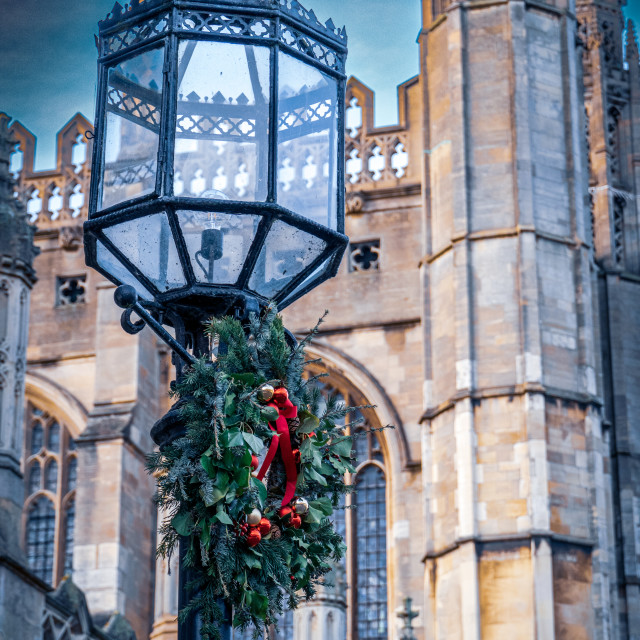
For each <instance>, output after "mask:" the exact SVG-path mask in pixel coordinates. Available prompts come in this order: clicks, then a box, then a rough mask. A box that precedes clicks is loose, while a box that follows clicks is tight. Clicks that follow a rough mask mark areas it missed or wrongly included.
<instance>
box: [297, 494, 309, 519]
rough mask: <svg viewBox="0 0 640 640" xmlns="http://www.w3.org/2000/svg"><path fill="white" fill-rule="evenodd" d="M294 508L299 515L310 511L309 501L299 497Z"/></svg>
mask: <svg viewBox="0 0 640 640" xmlns="http://www.w3.org/2000/svg"><path fill="white" fill-rule="evenodd" d="M293 508H294V509H295V512H296V513H297V514H298V515H299V516H303V515H304V514H305V513H307V511H309V503H308V502H307V501H306V500H305V499H304V498H297V499H296V501H295V502H294V503H293Z"/></svg>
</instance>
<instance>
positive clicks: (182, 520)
mask: <svg viewBox="0 0 640 640" xmlns="http://www.w3.org/2000/svg"><path fill="white" fill-rule="evenodd" d="M171 526H172V527H173V528H174V529H175V530H176V531H177V532H178V534H179V535H181V536H188V535H190V534H191V529H192V528H193V518H192V517H191V513H189V512H188V511H183V512H181V513H178V514H177V515H175V516H174V517H173V518H172V520H171Z"/></svg>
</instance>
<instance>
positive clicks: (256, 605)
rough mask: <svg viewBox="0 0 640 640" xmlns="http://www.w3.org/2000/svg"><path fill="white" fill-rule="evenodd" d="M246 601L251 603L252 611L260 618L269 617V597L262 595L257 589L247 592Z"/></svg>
mask: <svg viewBox="0 0 640 640" xmlns="http://www.w3.org/2000/svg"><path fill="white" fill-rule="evenodd" d="M246 602H247V604H248V605H249V609H250V611H251V613H252V614H253V615H254V616H255V617H256V618H259V619H260V620H264V619H265V618H266V617H267V609H268V607H269V598H267V596H263V595H260V594H259V593H256V592H255V591H248V592H246Z"/></svg>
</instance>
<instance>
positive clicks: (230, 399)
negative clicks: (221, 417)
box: [224, 392, 236, 416]
mask: <svg viewBox="0 0 640 640" xmlns="http://www.w3.org/2000/svg"><path fill="white" fill-rule="evenodd" d="M235 412H236V394H235V393H231V392H227V395H226V396H225V397H224V413H225V415H227V416H232V415H233V414H234V413H235Z"/></svg>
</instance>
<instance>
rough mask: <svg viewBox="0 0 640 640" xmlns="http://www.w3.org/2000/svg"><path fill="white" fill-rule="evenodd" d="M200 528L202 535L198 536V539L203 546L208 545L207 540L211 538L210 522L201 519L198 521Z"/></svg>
mask: <svg viewBox="0 0 640 640" xmlns="http://www.w3.org/2000/svg"><path fill="white" fill-rule="evenodd" d="M200 528H201V529H202V535H201V536H200V540H201V541H202V544H203V545H205V546H209V541H210V540H211V524H210V522H209V521H208V520H203V521H202V522H201V523H200Z"/></svg>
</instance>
